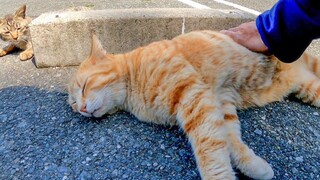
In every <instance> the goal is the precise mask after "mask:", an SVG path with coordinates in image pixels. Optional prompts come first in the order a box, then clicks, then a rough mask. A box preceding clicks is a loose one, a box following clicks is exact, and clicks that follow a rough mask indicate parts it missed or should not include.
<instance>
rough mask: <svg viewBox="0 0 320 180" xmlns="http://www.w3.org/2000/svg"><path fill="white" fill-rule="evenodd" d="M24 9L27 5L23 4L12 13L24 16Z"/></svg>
mask: <svg viewBox="0 0 320 180" xmlns="http://www.w3.org/2000/svg"><path fill="white" fill-rule="evenodd" d="M26 9H27V6H26V5H25V4H24V5H23V6H21V7H20V8H19V9H18V10H17V11H16V12H15V13H14V17H21V18H25V17H26Z"/></svg>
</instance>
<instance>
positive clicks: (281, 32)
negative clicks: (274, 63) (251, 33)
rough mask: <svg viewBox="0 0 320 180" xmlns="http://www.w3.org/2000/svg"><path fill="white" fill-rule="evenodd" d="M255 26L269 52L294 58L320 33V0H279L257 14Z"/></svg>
mask: <svg viewBox="0 0 320 180" xmlns="http://www.w3.org/2000/svg"><path fill="white" fill-rule="evenodd" d="M256 26H257V28H258V31H259V33H260V36H261V38H262V40H263V42H264V43H265V45H266V46H267V47H268V50H269V52H270V53H272V54H274V55H275V56H276V57H277V58H278V59H280V60H281V61H283V62H293V61H295V60H297V59H298V58H299V57H300V56H301V54H302V53H303V52H304V51H305V49H306V48H307V47H308V46H309V44H310V43H311V41H312V40H313V39H315V38H319V37H320V1H318V0H280V1H278V3H277V4H275V6H273V8H272V9H270V10H269V11H266V12H264V13H263V14H261V15H259V16H258V17H257V19H256Z"/></svg>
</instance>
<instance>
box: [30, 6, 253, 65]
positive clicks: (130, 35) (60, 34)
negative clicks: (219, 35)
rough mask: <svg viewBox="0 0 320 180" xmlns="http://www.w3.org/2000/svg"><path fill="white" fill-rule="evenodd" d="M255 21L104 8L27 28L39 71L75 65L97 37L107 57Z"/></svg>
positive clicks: (214, 13)
mask: <svg viewBox="0 0 320 180" xmlns="http://www.w3.org/2000/svg"><path fill="white" fill-rule="evenodd" d="M254 18H255V16H253V15H251V14H248V13H245V12H242V11H238V10H221V9H189V8H187V9H180V8H179V9H162V8H161V9H108V10H89V11H75V12H74V11H71V12H70V11H68V12H51V13H45V14H42V15H41V16H39V17H38V18H36V19H34V20H33V22H32V23H31V25H30V30H31V36H32V42H33V48H34V53H35V64H36V66H37V67H39V68H43V67H56V66H75V65H79V64H80V63H81V62H82V61H83V60H84V59H85V58H86V57H87V56H88V54H89V50H90V47H91V43H90V40H91V34H92V32H95V33H96V34H97V36H98V37H99V39H100V40H101V41H102V44H103V46H104V47H105V49H106V50H107V52H109V53H123V52H127V51H130V50H132V49H134V48H136V47H139V46H142V45H146V44H149V43H150V42H153V41H158V40H162V39H171V38H173V37H175V36H177V35H179V34H182V33H186V32H190V31H193V30H203V29H210V30H221V29H227V28H230V27H234V26H236V25H239V24H240V23H243V22H247V21H251V20H253V19H254Z"/></svg>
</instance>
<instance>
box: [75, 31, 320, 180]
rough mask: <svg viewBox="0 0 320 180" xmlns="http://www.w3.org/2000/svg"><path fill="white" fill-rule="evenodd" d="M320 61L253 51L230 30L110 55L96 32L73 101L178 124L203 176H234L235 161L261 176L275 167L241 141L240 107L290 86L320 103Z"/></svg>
mask: <svg viewBox="0 0 320 180" xmlns="http://www.w3.org/2000/svg"><path fill="white" fill-rule="evenodd" d="M318 64H319V60H317V59H315V58H313V57H311V56H310V55H307V54H304V55H303V56H302V57H301V58H300V59H299V60H298V61H296V62H294V63H292V64H284V63H282V62H280V61H278V60H277V59H276V58H274V57H267V56H264V55H262V54H258V53H254V52H251V51H249V50H247V49H246V48H244V47H242V46H240V45H238V44H237V43H235V42H234V41H233V40H231V39H230V38H229V37H227V36H225V35H223V34H220V33H218V32H213V31H197V32H191V33H188V34H184V35H180V36H178V37H176V38H174V39H172V40H164V41H159V42H154V43H152V44H150V45H148V46H145V47H140V48H137V49H136V50H133V51H131V52H129V53H125V54H118V55H112V54H107V53H106V52H105V50H104V49H103V47H102V46H101V44H100V42H99V41H98V39H97V37H96V36H93V41H92V48H91V55H90V56H89V57H88V58H87V59H86V60H85V61H83V63H82V64H81V65H80V67H79V70H78V71H77V73H76V74H75V76H74V77H73V78H72V79H71V82H70V84H69V103H70V105H71V106H72V107H73V109H74V110H75V111H77V112H80V113H81V114H82V115H84V116H88V117H90V116H94V117H101V116H103V115H104V114H109V113H112V112H114V111H115V110H117V109H122V110H126V111H129V112H131V113H132V114H134V115H135V116H136V117H137V118H138V119H140V120H142V121H147V122H155V123H158V124H178V125H179V126H180V127H181V128H182V129H183V130H184V132H185V133H186V135H187V136H188V138H189V141H190V143H191V145H192V148H193V151H194V154H195V157H196V161H197V165H198V169H199V171H200V174H201V177H202V178H203V179H235V175H234V172H233V169H232V165H231V164H233V165H234V166H235V167H237V168H238V169H240V171H241V172H243V173H244V174H246V175H247V176H249V177H252V178H255V179H271V178H272V177H273V175H274V173H273V170H272V168H271V167H270V166H269V164H268V163H267V162H266V161H265V160H263V159H262V158H260V157H258V156H257V155H255V153H254V152H253V151H252V150H251V149H250V148H249V147H248V146H247V145H245V144H244V143H243V141H242V140H241V132H240V124H239V120H238V116H237V112H236V108H240V109H243V108H247V107H250V106H262V105H265V104H267V103H269V102H272V101H279V100H282V98H283V97H285V96H287V95H288V94H290V93H297V97H299V98H301V99H302V100H303V101H305V102H310V103H311V104H313V105H315V106H320V80H319V77H320V65H319V66H318Z"/></svg>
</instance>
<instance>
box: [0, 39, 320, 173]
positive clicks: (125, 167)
mask: <svg viewBox="0 0 320 180" xmlns="http://www.w3.org/2000/svg"><path fill="white" fill-rule="evenodd" d="M0 45H1V44H0ZM75 70H76V67H68V68H47V69H37V68H35V67H34V65H33V63H32V61H27V62H21V61H19V60H18V53H15V54H13V55H9V56H6V57H3V58H1V59H0V82H1V84H0V99H1V102H0V109H1V111H0V172H1V173H0V179H199V178H200V177H199V174H198V171H197V168H196V164H195V160H194V158H193V155H192V151H191V148H190V145H189V144H188V141H187V139H186V137H185V136H184V134H183V133H182V131H181V130H180V129H179V128H178V127H165V126H159V125H154V124H148V123H143V122H140V121H138V120H137V119H136V118H135V117H133V116H132V115H130V114H129V113H126V112H118V113H116V114H114V115H111V116H107V117H104V118H102V119H90V118H85V117H82V116H80V115H79V114H77V113H73V112H72V110H71V108H70V107H69V106H68V104H67V102H66V99H67V92H66V84H67V82H68V79H69V77H70V75H71V74H72V73H73V72H75ZM319 114H320V108H315V107H312V106H309V105H307V104H303V103H301V102H300V101H298V100H296V99H294V98H290V100H287V101H285V102H279V103H273V104H271V105H268V106H266V107H262V108H252V109H249V110H245V111H239V116H240V120H241V122H242V132H243V138H244V140H245V142H247V143H248V144H249V146H250V147H251V148H253V149H254V151H255V152H256V153H257V154H259V155H260V156H262V157H264V158H265V159H266V160H267V161H268V162H269V163H270V164H271V165H272V166H273V168H274V171H275V178H274V179H320V173H319V172H320V169H319V167H320V155H319V154H320V145H319V143H320V135H319V134H320V123H319V120H320V115H319ZM238 176H239V179H246V177H244V176H243V175H241V174H239V175H238Z"/></svg>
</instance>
